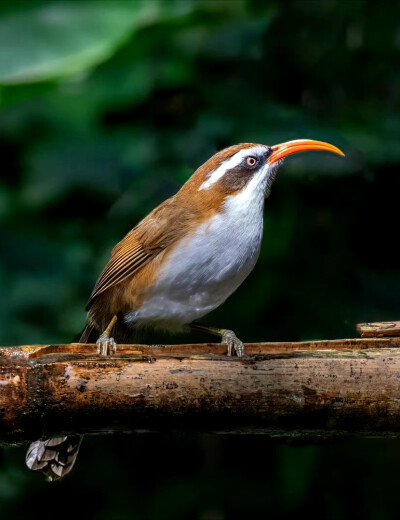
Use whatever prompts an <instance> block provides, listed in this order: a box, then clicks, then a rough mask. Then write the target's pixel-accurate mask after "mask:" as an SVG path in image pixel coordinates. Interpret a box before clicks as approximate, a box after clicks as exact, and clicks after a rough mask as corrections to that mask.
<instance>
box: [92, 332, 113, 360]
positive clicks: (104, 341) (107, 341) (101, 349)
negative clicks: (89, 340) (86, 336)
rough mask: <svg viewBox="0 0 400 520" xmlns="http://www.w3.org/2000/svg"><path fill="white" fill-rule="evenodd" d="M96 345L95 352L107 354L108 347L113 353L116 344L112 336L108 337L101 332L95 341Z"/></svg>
mask: <svg viewBox="0 0 400 520" xmlns="http://www.w3.org/2000/svg"><path fill="white" fill-rule="evenodd" d="M96 345H97V354H100V355H102V356H108V353H109V350H110V349H111V350H112V352H114V353H115V352H116V351H117V344H116V342H115V340H114V338H110V337H109V336H108V335H107V334H102V335H101V336H100V337H99V339H98V340H97V341H96Z"/></svg>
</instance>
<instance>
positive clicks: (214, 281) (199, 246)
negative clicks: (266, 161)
mask: <svg viewBox="0 0 400 520" xmlns="http://www.w3.org/2000/svg"><path fill="white" fill-rule="evenodd" d="M261 174H262V172H260V174H257V176H258V175H261ZM264 192H265V185H264V183H263V182H261V183H260V179H257V178H254V179H252V180H251V181H250V182H249V184H248V185H247V186H246V188H245V189H244V190H243V191H242V192H241V193H240V194H238V195H233V196H230V197H228V198H227V200H226V202H225V204H224V207H223V211H222V212H221V213H219V214H217V215H214V216H213V217H212V218H211V219H210V220H208V221H207V222H205V223H203V224H202V225H200V226H199V228H198V230H197V231H196V233H195V234H194V235H192V236H191V237H190V239H189V238H184V239H182V240H181V241H180V242H179V243H178V245H177V246H176V247H175V249H174V250H173V251H172V253H171V254H170V255H169V256H168V257H167V260H166V262H165V265H164V266H163V269H162V271H161V273H160V276H159V278H158V280H157V281H156V283H155V285H154V286H153V288H152V289H151V291H150V292H149V295H148V297H147V298H146V300H145V301H144V303H143V305H142V306H141V307H140V309H139V310H137V311H133V312H132V313H130V314H128V315H127V316H126V320H127V321H133V322H134V323H137V324H141V323H142V324H143V323H149V322H152V323H153V322H154V324H156V322H161V323H162V324H163V325H164V326H168V324H171V325H183V324H187V323H190V322H191V321H193V320H196V319H199V318H201V317H202V316H204V315H206V314H207V313H209V312H210V311H212V310H213V309H215V308H216V307H218V306H219V305H221V303H223V302H224V301H225V300H226V298H227V297H228V296H229V295H230V294H232V293H233V292H234V291H235V290H236V289H237V288H238V286H239V285H240V284H241V283H242V282H243V280H244V279H245V278H246V277H247V275H248V274H249V273H250V271H251V270H252V269H253V267H254V265H255V263H256V261H257V258H258V255H259V252H260V246H261V239H262V228H263V206H264Z"/></svg>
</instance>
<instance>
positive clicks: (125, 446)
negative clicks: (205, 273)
mask: <svg viewBox="0 0 400 520" xmlns="http://www.w3.org/2000/svg"><path fill="white" fill-rule="evenodd" d="M385 6H386V8H385ZM293 138H314V139H319V140H326V141H329V142H332V143H333V144H335V145H337V146H340V147H341V148H342V149H343V150H344V152H345V153H346V159H345V160H342V159H340V158H338V157H334V156H330V155H328V154H322V153H319V154H318V153H314V154H311V153H310V154H302V155H299V156H296V157H293V158H290V159H289V160H287V161H286V163H285V165H284V166H283V167H282V168H281V170H280V173H279V174H278V178H277V181H276V183H275V185H274V186H273V189H272V194H271V197H270V198H269V199H268V201H267V204H266V223H265V234H264V243H263V248H262V253H261V257H260V260H259V262H258V264H257V266H256V268H255V270H254V272H253V273H252V275H251V276H250V277H249V279H248V280H246V282H245V283H244V284H243V286H242V287H241V288H240V289H239V290H238V291H237V292H236V293H235V294H234V295H233V296H232V297H231V298H230V299H229V301H227V302H226V304H224V305H223V306H222V307H221V308H220V309H218V310H217V311H215V312H214V313H213V314H212V315H211V316H210V317H208V318H207V320H206V321H208V322H209V323H212V324H215V325H219V326H223V327H228V328H230V327H232V328H234V329H235V331H236V332H237V334H238V336H239V337H240V338H242V339H243V340H245V341H253V340H302V339H318V338H337V337H348V336H354V335H355V330H354V325H355V323H356V322H359V321H370V320H390V319H396V318H397V319H400V269H399V260H398V256H397V253H396V252H395V251H394V247H395V244H396V242H397V236H398V206H399V191H400V175H399V172H398V168H399V164H400V146H399V139H400V4H399V3H395V2H391V3H388V4H385V3H380V4H377V3H376V2H372V1H352V2H348V1H334V0H326V1H325V0H321V1H319V2H310V1H296V2H295V1H293V2H290V1H287V2H279V1H269V2H256V1H250V0H249V1H245V0H243V1H228V0H225V1H201V0H200V1H194V0H176V1H163V2H161V1H152V0H147V1H139V0H134V1H128V0H126V1H112V2H111V1H87V2H86V1H81V2H78V1H74V2H73V1H70V2H59V1H57V2H55V1H51V2H43V1H42V2H35V1H29V2H22V1H18V2H12V1H11V0H10V1H8V2H2V3H1V4H0V156H1V176H0V223H1V224H0V225H1V229H0V233H1V241H0V244H1V248H2V252H1V256H0V287H1V289H2V295H1V296H2V297H1V298H0V344H1V345H18V344H35V343H47V342H51V343H58V342H59V343H68V342H70V341H72V340H73V339H76V338H77V336H78V335H79V332H80V331H81V330H82V328H83V326H84V323H85V312H84V307H85V303H86V301H87V299H88V297H89V295H90V292H91V290H92V288H93V285H94V283H95V280H96V278H97V276H98V275H99V273H100V272H101V270H102V268H103V267H104V265H105V263H106V262H107V260H108V257H109V254H110V251H111V248H112V247H113V245H115V243H116V242H118V241H119V240H120V239H121V238H122V237H123V236H124V234H125V233H126V232H127V231H129V230H130V229H131V227H133V225H134V224H135V223H137V222H138V221H139V220H140V219H141V218H142V217H144V216H145V215H146V214H147V213H148V212H149V211H150V210H151V209H152V208H153V207H154V206H155V205H156V204H158V203H160V202H162V201H163V200H164V199H165V198H166V197H168V196H170V195H172V194H173V193H175V192H176V191H177V189H178V188H179V186H180V185H181V184H182V183H183V182H184V181H185V180H186V179H187V178H188V177H189V176H190V175H191V173H192V172H193V171H194V169H195V168H196V167H197V166H199V165H200V164H201V163H202V162H203V161H205V160H206V159H207V158H208V157H209V156H210V155H212V154H213V153H215V151H217V150H218V149H221V148H223V147H225V146H229V145H231V144H234V143H238V142H242V141H254V142H259V143H265V144H276V143H279V142H281V141H284V140H287V139H293ZM181 339H182V338H179V337H178V338H174V339H173V341H180V340H181ZM196 339H197V340H199V341H201V340H202V339H206V338H203V337H198V338H196ZM116 439H117V442H116ZM24 451H25V448H23V447H21V448H6V449H4V450H2V452H1V453H0V514H2V515H3V516H5V515H7V516H11V515H13V516H14V518H27V519H30V518H32V519H33V518H39V517H43V516H46V515H47V514H52V515H54V514H56V515H57V517H58V518H64V517H65V518H67V517H70V516H71V514H76V511H75V510H74V507H75V506H74V504H76V502H77V501H78V500H82V501H84V503H85V504H84V506H81V509H80V514H82V515H84V516H85V517H89V518H91V517H94V516H95V517H96V518H98V519H99V520H101V519H114V518H168V519H169V518H171V519H172V518H173V519H177V520H178V519H197V518H199V519H204V520H207V519H209V520H224V519H227V518H289V517H290V518H292V517H293V515H295V514H301V513H307V514H308V515H309V516H317V517H318V518H340V519H346V518H357V517H360V518H367V519H369V518H371V519H375V518H376V519H386V518H396V517H397V516H398V514H397V510H398V506H397V501H396V490H395V486H396V487H397V482H396V480H397V470H398V466H399V463H400V442H399V441H397V440H365V439H364V440H361V439H349V440H342V441H340V442H335V443H331V444H321V445H317V446H316V445H302V446H290V445H286V444H282V443H278V442H276V441H273V440H271V439H267V438H264V437H257V438H249V437H220V438H217V437H209V436H200V437H180V436H174V435H167V436H156V437H155V436H149V437H146V436H121V437H115V436H113V437H103V438H86V440H85V442H84V444H83V445H82V449H81V454H80V459H79V460H78V465H77V468H76V470H75V471H74V472H73V474H72V475H71V476H70V477H69V478H68V479H66V480H65V482H63V483H60V484H59V485H49V484H46V483H44V482H43V481H42V479H41V475H38V474H34V473H30V472H29V471H28V470H27V469H25V467H24ZM60 504H63V505H62V506H61V507H60ZM82 507H83V509H82Z"/></svg>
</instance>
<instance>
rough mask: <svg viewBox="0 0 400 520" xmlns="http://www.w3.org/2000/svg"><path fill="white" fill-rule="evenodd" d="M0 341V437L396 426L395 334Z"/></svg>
mask: <svg viewBox="0 0 400 520" xmlns="http://www.w3.org/2000/svg"><path fill="white" fill-rule="evenodd" d="M246 354H247V355H246V356H245V357H243V358H240V359H239V358H234V357H233V358H228V357H226V347H225V346H224V345H220V344H201V345H174V346H166V347H162V346H157V347H150V346H146V345H119V346H118V352H117V354H116V355H114V356H110V357H107V358H102V357H99V356H97V355H96V353H95V346H94V345H83V344H71V345H45V346H26V347H8V348H0V440H1V441H2V442H8V443H19V442H26V441H28V440H34V439H37V438H39V437H41V436H43V435H51V434H55V433H61V432H62V433H94V432H110V431H116V430H118V431H121V430H123V431H143V430H146V431H160V430H181V431H212V432H233V433H241V432H245V433H268V434H272V435H284V436H287V435H289V436H292V435H305V434H313V435H319V434H321V432H322V434H323V435H324V436H326V435H337V434H341V433H343V432H347V433H348V432H357V433H362V434H374V435H387V434H399V433H400V383H399V381H400V379H399V378H400V337H386V338H364V339H348V340H332V341H328V340H327V341H311V342H300V343H290V342H286V343H253V344H247V345H246Z"/></svg>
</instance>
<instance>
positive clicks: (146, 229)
mask: <svg viewBox="0 0 400 520" xmlns="http://www.w3.org/2000/svg"><path fill="white" fill-rule="evenodd" d="M192 214H193V212H192V211H190V210H188V209H186V208H185V207H181V205H180V204H176V202H175V197H172V198H171V199H168V200H167V201H165V202H164V203H163V204H161V205H160V206H158V208H156V209H155V210H154V211H153V212H152V213H150V215H148V216H147V217H146V218H145V219H144V220H142V222H140V223H139V224H138V225H137V226H136V227H135V228H134V229H132V231H130V232H129V233H128V234H127V235H126V237H125V238H124V239H123V240H121V242H119V243H118V244H117V245H116V246H115V248H114V249H113V251H112V253H111V258H110V261H109V262H108V264H107V265H106V267H105V269H104V271H103V272H102V274H101V275H100V278H99V279H98V280H97V283H96V286H95V288H94V290H93V293H92V295H91V297H90V300H89V302H88V304H87V306H86V310H89V309H90V307H91V306H92V304H93V301H94V300H95V298H96V297H97V296H98V295H99V294H101V293H103V292H104V291H106V290H107V289H109V288H110V287H113V286H114V285H116V284H118V283H120V282H122V281H123V280H125V279H126V278H128V277H130V276H132V275H134V274H135V273H136V272H137V271H138V270H139V269H141V268H142V267H144V266H145V265H146V264H147V263H149V262H150V261H151V260H152V259H153V258H155V257H156V256H157V255H158V254H159V253H160V252H161V251H163V250H164V249H166V248H167V247H168V246H169V245H170V244H171V243H172V242H174V241H175V240H176V239H177V238H179V237H180V236H181V234H182V230H183V229H184V225H185V224H186V223H187V221H188V219H190V217H191V216H192Z"/></svg>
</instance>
